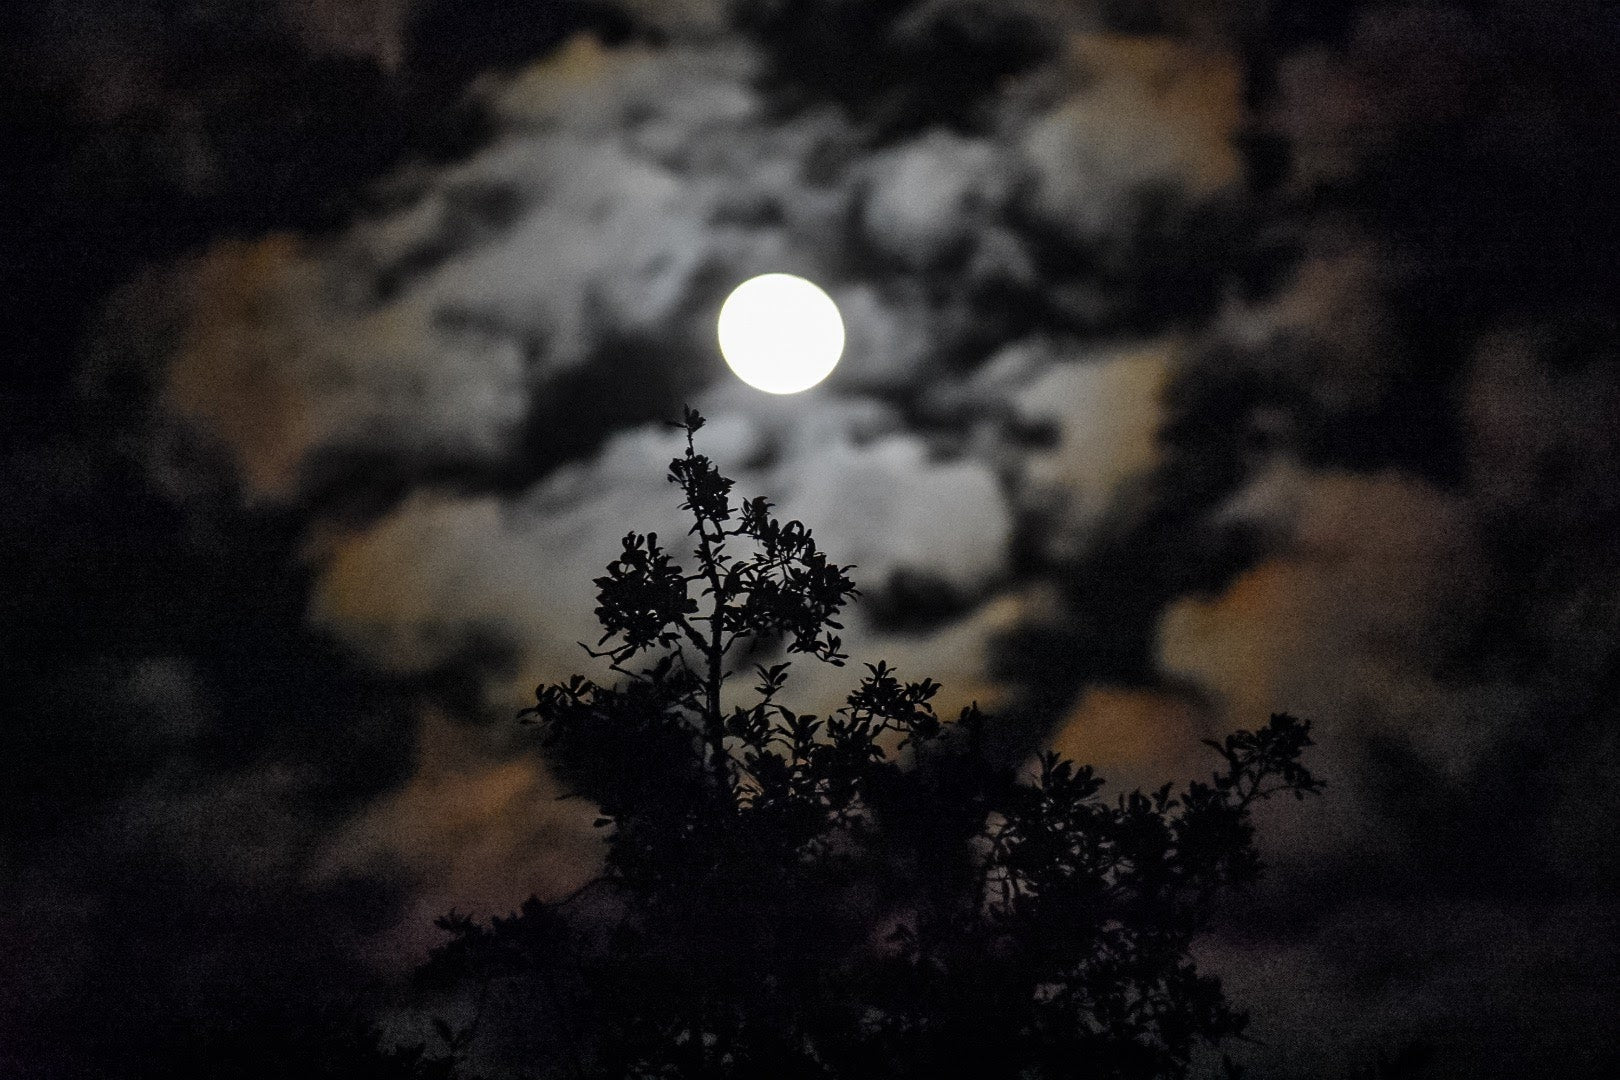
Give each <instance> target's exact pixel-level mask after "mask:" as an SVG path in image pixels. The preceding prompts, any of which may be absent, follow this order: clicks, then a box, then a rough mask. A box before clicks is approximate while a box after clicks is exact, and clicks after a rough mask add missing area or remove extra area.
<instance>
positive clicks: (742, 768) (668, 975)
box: [424, 409, 1320, 1080]
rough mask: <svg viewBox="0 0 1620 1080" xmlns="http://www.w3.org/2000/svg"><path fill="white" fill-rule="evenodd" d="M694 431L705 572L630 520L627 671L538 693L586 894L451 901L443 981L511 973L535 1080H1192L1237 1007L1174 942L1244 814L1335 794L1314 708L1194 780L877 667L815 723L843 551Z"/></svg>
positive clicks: (618, 608) (693, 507)
mask: <svg viewBox="0 0 1620 1080" xmlns="http://www.w3.org/2000/svg"><path fill="white" fill-rule="evenodd" d="M682 426H684V429H685V432H686V448H685V451H684V453H683V454H682V455H681V456H680V457H677V458H676V459H675V460H674V461H672V462H671V464H670V472H669V479H670V480H671V481H672V482H673V483H674V484H675V485H677V486H678V487H679V489H680V491H681V492H682V494H683V495H684V497H685V498H684V501H683V502H682V504H681V505H682V508H683V509H684V510H685V511H686V512H687V513H688V515H689V516H690V518H691V520H692V527H691V530H690V538H691V542H692V557H693V563H692V565H691V567H690V568H687V567H684V566H682V565H681V564H679V563H678V562H677V561H676V560H675V558H674V557H673V556H672V555H671V554H670V553H669V551H668V549H667V548H666V547H665V546H664V544H663V543H662V542H661V541H660V539H659V537H658V536H657V535H656V534H647V535H641V534H637V533H631V534H629V535H628V536H626V537H625V538H624V540H623V549H622V551H621V552H620V554H619V556H618V557H617V558H616V559H615V560H614V561H613V562H612V563H611V564H609V566H608V568H607V573H606V574H605V575H604V576H603V577H600V578H598V579H596V582H595V584H596V586H597V587H598V590H599V592H598V600H599V605H598V607H597V609H596V616H597V618H598V620H599V621H600V623H601V625H602V628H603V634H602V637H601V639H600V641H598V642H597V643H596V647H595V648H589V647H587V651H589V652H590V653H591V655H592V656H593V657H595V658H597V659H598V660H600V661H602V662H604V663H605V664H606V665H607V667H609V668H610V669H611V670H612V672H613V673H614V675H615V676H616V678H617V680H618V681H617V682H616V683H614V684H613V685H604V684H602V683H599V682H596V681H592V680H590V679H587V678H584V677H581V676H575V677H573V678H571V679H569V680H568V681H567V682H565V683H561V684H555V685H543V686H541V687H540V688H539V689H538V690H537V692H536V702H535V704H534V706H533V707H532V708H530V709H528V710H525V713H524V719H525V721H527V722H529V723H532V724H534V725H536V726H537V727H538V728H539V731H540V733H541V735H542V738H543V741H544V745H545V746H546V747H547V749H548V751H549V754H550V757H551V760H552V761H553V763H554V765H555V767H556V770H557V772H558V773H559V775H560V776H562V777H564V778H565V780H566V782H567V783H568V784H569V785H570V786H571V790H572V791H573V792H574V793H575V794H577V795H578V796H580V797H584V798H588V799H590V800H592V801H594V802H595V803H596V804H597V805H599V806H600V807H601V816H600V818H599V819H598V821H597V824H598V826H599V827H601V828H602V829H603V830H604V832H605V842H606V848H607V852H606V861H605V864H604V868H603V871H602V874H601V876H600V878H599V879H598V880H597V881H595V882H593V883H592V885H590V886H588V887H587V888H586V889H585V890H582V891H581V892H580V893H578V894H575V895H574V896H573V897H570V898H568V899H566V900H564V901H561V902H558V903H552V904H545V903H541V902H539V901H538V900H534V899H531V900H529V901H528V902H527V903H526V904H525V905H524V906H523V907H522V909H521V910H520V911H519V912H517V913H516V914H514V915H512V916H510V917H507V918H496V919H494V920H493V921H492V922H491V923H489V924H487V925H485V924H482V923H478V922H475V921H473V920H471V919H469V918H466V917H464V916H457V915H455V914H452V915H450V916H447V917H446V918H444V919H441V920H440V925H441V926H442V927H444V928H445V929H446V930H448V931H449V932H450V933H451V939H450V941H449V942H448V943H447V944H446V945H444V946H442V947H441V948H439V949H437V950H435V953H434V955H433V957H432V959H431V961H430V963H429V965H428V966H427V968H426V969H424V971H425V974H427V975H428V976H430V977H440V978H449V979H457V978H472V979H476V980H479V981H480V982H481V983H482V985H483V986H485V987H486V988H487V987H489V986H491V985H505V986H518V985H522V986H526V987H528V988H529V992H530V993H531V994H532V995H533V997H532V998H531V1000H533V1001H536V1002H537V1003H538V1004H537V1008H538V1009H539V1013H538V1014H537V1015H536V1016H534V1017H532V1018H531V1022H532V1023H534V1024H536V1025H540V1026H543V1027H545V1028H546V1029H547V1030H548V1031H550V1032H551V1039H550V1041H549V1042H548V1043H547V1045H548V1046H549V1047H550V1048H551V1049H550V1050H549V1051H548V1052H547V1054H546V1055H545V1056H546V1057H547V1060H545V1061H539V1062H526V1063H525V1070H526V1071H530V1072H533V1071H536V1070H538V1072H539V1073H540V1074H541V1075H557V1076H578V1077H603V1078H607V1077H611V1078H616V1080H617V1078H629V1077H636V1078H642V1077H646V1078H651V1077H687V1078H700V1077H701V1078H708V1077H771V1078H775V1080H796V1078H811V1077H815V1078H834V1077H851V1078H853V1077H860V1078H863V1080H866V1078H885V1077H913V1076H938V1075H974V1076H978V1077H986V1078H995V1077H1007V1078H1014V1077H1017V1078H1043V1077H1077V1076H1084V1077H1161V1076H1162V1077H1175V1076H1183V1075H1185V1073H1186V1071H1187V1069H1188V1065H1189V1060H1190V1056H1191V1054H1192V1052H1193V1050H1194V1049H1195V1047H1196V1046H1198V1045H1200V1044H1213V1043H1217V1042H1219V1041H1220V1040H1222V1039H1224V1038H1227V1037H1231V1036H1235V1035H1238V1034H1240V1033H1241V1032H1242V1031H1243V1029H1244V1023H1245V1017H1244V1016H1243V1014H1242V1013H1240V1012H1239V1011H1237V1010H1236V1009H1234V1008H1233V1007H1232V1006H1231V1005H1230V1004H1229V1003H1228V1002H1227V1000H1226V998H1225V996H1224V995H1223V992H1222V989H1221V986H1220V983H1219V981H1218V980H1217V979H1215V978H1212V977H1210V976H1208V975H1204V974H1202V973H1200V972H1199V971H1198V970H1197V969H1196V968H1195V966H1194V965H1193V963H1192V962H1191V960H1190V959H1189V957H1188V949H1189V945H1190V944H1191V942H1192V940H1193V939H1194V937H1195V936H1196V935H1197V934H1198V933H1199V932H1200V931H1201V930H1203V929H1204V928H1205V927H1206V926H1207V925H1208V923H1209V920H1210V918H1211V915H1212V913H1213V909H1214V904H1215V902H1216V900H1217V898H1219V897H1220V896H1222V895H1223V894H1224V893H1225V892H1227V891H1228V890H1230V889H1231V888H1232V887H1234V886H1239V885H1242V884H1244V883H1246V882H1249V881H1252V880H1253V879H1254V878H1255V876H1256V875H1257V874H1258V872H1259V871H1260V862H1259V860H1258V858H1257V856H1256V852H1255V848H1254V843H1253V826H1252V824H1251V821H1250V811H1251V809H1252V807H1253V805H1254V804H1255V803H1256V802H1257V801H1259V800H1263V799H1267V798H1269V797H1271V796H1273V795H1276V794H1279V793H1282V792H1291V793H1292V794H1293V795H1295V796H1296V797H1298V798H1303V797H1304V796H1305V795H1306V794H1307V793H1310V792H1314V791H1316V790H1318V789H1319V787H1320V785H1319V783H1318V782H1317V781H1316V780H1315V779H1314V778H1313V777H1312V776H1311V774H1310V772H1309V771H1308V770H1307V769H1306V768H1305V767H1304V766H1303V765H1302V764H1301V763H1300V760H1299V759H1300V754H1301V752H1302V750H1303V749H1304V748H1305V747H1307V746H1309V745H1310V738H1309V727H1310V726H1309V724H1308V723H1307V722H1302V721H1299V720H1295V719H1294V718H1292V717H1290V716H1287V715H1276V716H1273V717H1272V718H1271V720H1270V722H1269V723H1268V724H1267V725H1266V726H1264V727H1263V728H1260V729H1259V730H1257V731H1253V732H1247V731H1240V732H1237V733H1235V734H1233V735H1230V736H1228V737H1227V738H1226V739H1225V740H1224V741H1222V742H1219V743H1215V742H1211V743H1210V744H1209V745H1210V746H1212V747H1213V748H1214V749H1215V751H1216V752H1217V753H1218V754H1219V756H1220V761H1221V764H1220V767H1219V769H1218V770H1217V771H1216V772H1215V773H1214V775H1213V777H1212V778H1211V779H1210V780H1209V781H1207V782H1192V783H1189V784H1187V785H1186V786H1184V787H1182V788H1179V789H1175V788H1172V786H1171V785H1168V784H1167V785H1165V786H1164V787H1162V788H1160V789H1158V790H1157V791H1154V792H1151V793H1143V792H1140V791H1138V792H1133V793H1131V794H1129V795H1123V796H1120V797H1118V798H1116V799H1113V800H1109V799H1105V798H1104V797H1103V796H1102V794H1101V789H1102V786H1103V781H1102V780H1101V779H1100V778H1099V777H1097V776H1096V775H1095V773H1094V772H1093V771H1092V770H1091V769H1090V768H1089V767H1082V766H1076V765H1075V764H1073V763H1071V762H1069V761H1065V760H1062V759H1060V758H1059V757H1058V756H1057V755H1055V754H1047V755H1045V756H1044V757H1042V758H1040V759H1039V761H1038V763H1037V765H1036V767H1035V768H1034V770H1033V775H1030V774H1029V773H1028V772H1026V773H1025V774H1023V775H1021V774H1020V772H1019V771H1018V770H1016V769H1014V768H1012V767H1009V766H1006V765H1003V764H999V763H997V762H995V761H993V760H992V759H991V757H990V756H988V755H987V753H986V752H985V749H984V746H983V742H984V738H983V736H984V731H985V728H986V725H987V724H988V723H989V721H988V720H987V719H986V718H985V717H984V716H983V715H981V714H980V712H979V711H978V709H977V707H976V706H974V707H969V708H967V709H965V710H963V711H962V713H961V715H960V716H959V717H957V718H956V720H955V721H954V723H942V721H941V718H940V717H939V716H938V715H937V714H936V712H935V710H934V707H933V705H932V700H933V698H934V697H935V695H936V693H937V691H938V690H939V688H940V687H939V684H937V683H935V682H933V681H931V680H928V679H923V680H921V681H917V682H906V681H902V680H901V679H900V678H899V677H898V676H897V674H896V673H895V672H894V671H893V670H891V669H890V668H889V667H888V666H887V665H885V664H884V663H881V662H878V663H874V664H868V665H866V670H865V674H864V676H863V677H862V678H861V679H860V681H859V683H858V685H857V686H856V688H855V690H854V691H853V692H852V693H851V694H850V695H849V697H848V699H847V702H846V703H845V705H844V706H843V707H842V708H841V709H839V710H837V711H836V712H834V713H832V714H830V715H827V716H820V717H818V716H812V715H806V714H802V713H798V712H795V711H794V710H793V709H792V708H790V707H788V706H787V705H786V704H784V703H783V701H782V696H783V692H784V687H785V685H786V683H787V680H788V672H789V662H788V661H786V660H783V661H781V662H777V663H767V664H758V663H756V664H754V665H753V668H752V670H753V674H754V679H753V686H752V692H751V693H744V692H740V691H739V692H735V693H733V691H734V689H736V688H735V687H734V686H733V684H732V683H731V682H730V681H729V679H730V677H731V676H733V675H734V674H735V673H736V669H737V668H738V667H739V666H741V665H742V664H744V663H746V662H747V661H748V659H750V658H756V659H757V658H758V657H759V656H761V655H766V656H768V657H769V658H775V657H776V656H778V655H780V654H779V653H778V652H776V651H774V650H785V653H786V654H787V655H788V656H789V657H795V656H805V657H809V658H812V659H814V660H817V661H820V662H824V663H830V664H835V665H842V664H843V663H844V661H845V659H846V657H845V655H844V653H843V652H842V643H841V642H840V640H839V638H838V637H837V635H836V633H835V631H837V630H838V629H840V625H839V623H838V622H837V621H836V620H837V617H838V614H839V612H840V610H841V609H842V608H843V606H844V605H845V604H846V603H847V602H849V601H850V600H851V598H853V597H854V596H855V595H856V589H855V586H854V584H853V582H852V581H851V579H850V576H849V570H850V567H847V566H840V565H838V564H836V563H834V562H831V561H829V560H828V558H827V556H826V555H825V554H824V553H823V552H821V551H820V550H819V549H818V548H817V546H816V543H815V540H814V538H813V537H812V535H811V533H810V531H809V530H808V529H807V528H805V526H804V525H802V524H801V523H799V522H797V521H789V522H786V523H783V522H780V521H778V520H776V519H775V518H773V517H772V516H771V505H770V504H769V503H768V502H767V501H766V500H764V499H762V498H755V499H752V500H748V501H741V502H734V501H733V499H732V495H731V489H732V482H731V481H730V480H729V479H727V478H726V477H724V476H722V475H721V473H720V471H719V470H718V469H717V468H716V466H715V465H714V463H713V462H711V461H710V460H709V459H708V458H707V457H706V456H704V455H702V454H700V453H698V452H697V450H696V445H695V441H694V436H695V435H696V433H697V432H698V430H699V429H700V428H701V427H702V426H703V418H702V417H701V416H699V415H698V414H697V413H696V412H694V411H692V410H690V409H688V410H687V412H686V416H685V420H684V424H683V425H682Z"/></svg>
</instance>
